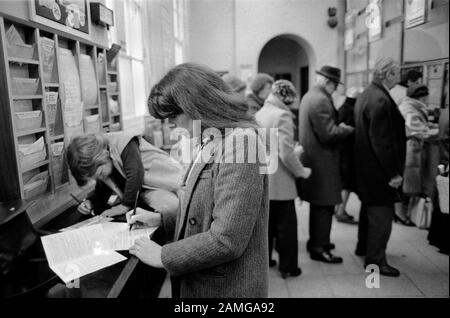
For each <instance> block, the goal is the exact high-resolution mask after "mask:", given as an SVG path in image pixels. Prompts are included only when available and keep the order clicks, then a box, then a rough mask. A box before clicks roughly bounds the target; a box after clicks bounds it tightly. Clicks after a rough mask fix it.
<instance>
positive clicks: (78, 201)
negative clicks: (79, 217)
mask: <svg viewBox="0 0 450 318" xmlns="http://www.w3.org/2000/svg"><path fill="white" fill-rule="evenodd" d="M70 196H71V197H72V198H73V199H74V200H75V201H76V202H77V203H78V204H82V203H84V201H86V199H84V200H83V201H81V200H80V199H78V198H77V197H76V196H75V195H74V194H73V193H71V194H70ZM90 212H91V215H95V214H94V211H92V209H91V210H90Z"/></svg>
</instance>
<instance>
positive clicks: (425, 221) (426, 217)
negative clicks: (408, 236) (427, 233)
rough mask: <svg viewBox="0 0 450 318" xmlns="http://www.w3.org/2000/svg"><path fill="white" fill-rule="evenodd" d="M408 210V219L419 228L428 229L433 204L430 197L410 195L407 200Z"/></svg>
mask: <svg viewBox="0 0 450 318" xmlns="http://www.w3.org/2000/svg"><path fill="white" fill-rule="evenodd" d="M408 210H409V211H410V215H411V216H410V219H411V221H412V222H414V224H415V225H416V226H417V227H418V228H419V229H428V228H429V227H430V224H431V214H432V213H433V204H432V202H431V200H430V198H422V197H412V198H411V199H410V201H409V207H408Z"/></svg>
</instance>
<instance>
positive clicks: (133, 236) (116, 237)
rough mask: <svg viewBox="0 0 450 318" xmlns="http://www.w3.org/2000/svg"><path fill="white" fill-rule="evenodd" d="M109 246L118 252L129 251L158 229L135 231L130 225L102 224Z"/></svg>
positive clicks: (149, 228)
mask: <svg viewBox="0 0 450 318" xmlns="http://www.w3.org/2000/svg"><path fill="white" fill-rule="evenodd" d="M102 227H103V230H104V232H105V235H106V238H107V240H108V244H109V246H110V247H111V249H113V250H116V251H122V250H128V249H129V248H130V247H131V246H133V244H134V242H135V241H136V240H137V239H139V238H141V237H149V236H150V235H152V234H153V232H155V230H156V229H157V227H148V228H144V229H133V230H131V231H130V225H129V224H128V223H118V222H108V223H103V224H102Z"/></svg>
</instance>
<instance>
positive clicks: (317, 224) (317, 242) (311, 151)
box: [299, 66, 354, 264]
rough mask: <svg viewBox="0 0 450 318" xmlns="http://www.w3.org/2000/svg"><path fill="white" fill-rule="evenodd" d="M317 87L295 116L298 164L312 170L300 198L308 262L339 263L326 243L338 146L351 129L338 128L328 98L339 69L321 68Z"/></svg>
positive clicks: (337, 192) (337, 193) (336, 196)
mask: <svg viewBox="0 0 450 318" xmlns="http://www.w3.org/2000/svg"><path fill="white" fill-rule="evenodd" d="M316 73H317V84H316V86H314V87H313V88H312V89H311V90H309V91H308V93H307V94H306V95H305V96H304V97H303V99H302V102H301V104H300V115H299V137H300V138H299V141H300V144H301V145H302V146H303V147H304V153H303V155H302V162H303V163H304V165H305V166H307V167H310V168H311V169H312V174H311V176H310V177H309V178H308V179H301V180H300V182H299V184H300V188H301V189H300V191H301V198H302V199H303V200H305V201H308V202H309V203H310V217H309V241H308V243H307V249H308V251H309V253H310V256H311V259H313V260H317V261H322V262H325V263H332V264H337V263H342V258H341V257H337V256H334V255H333V254H331V252H330V250H331V249H333V248H334V244H332V243H331V242H330V232H331V223H332V220H333V214H334V206H335V205H337V204H339V203H341V202H342V199H341V190H342V185H341V177H340V173H339V144H341V143H342V142H343V141H344V140H345V139H346V138H347V137H348V136H349V135H350V134H351V133H352V132H353V130H354V129H353V128H352V127H350V126H348V125H346V124H344V123H342V124H340V125H338V124H337V123H338V114H337V111H336V109H335V108H334V105H333V99H332V97H331V95H332V94H333V93H334V92H335V91H336V89H337V87H338V85H339V84H342V83H341V70H340V69H338V68H335V67H332V66H323V67H322V68H321V69H320V71H317V72H316Z"/></svg>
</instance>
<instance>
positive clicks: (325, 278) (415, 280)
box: [160, 196, 449, 298]
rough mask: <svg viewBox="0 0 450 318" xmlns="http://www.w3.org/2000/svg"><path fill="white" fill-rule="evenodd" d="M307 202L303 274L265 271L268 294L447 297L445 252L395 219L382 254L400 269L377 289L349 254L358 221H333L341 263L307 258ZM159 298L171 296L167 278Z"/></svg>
mask: <svg viewBox="0 0 450 318" xmlns="http://www.w3.org/2000/svg"><path fill="white" fill-rule="evenodd" d="M359 206H360V204H359V202H358V200H357V198H356V197H355V196H352V197H351V199H350V202H349V205H348V209H347V210H348V212H349V213H350V214H352V215H354V216H355V218H358V213H359ZM308 211H309V208H308V203H306V202H303V204H302V205H301V206H300V208H299V211H297V212H298V213H297V217H298V235H299V266H300V267H301V268H302V270H303V274H302V275H301V276H299V277H289V278H288V279H282V278H281V276H280V274H279V272H278V270H277V269H275V268H271V269H270V271H269V297H271V298H272V297H273V298H279V297H282V298H300V297H312V298H315V297H446V298H448V297H449V257H448V256H447V255H444V254H440V253H439V252H438V250H437V248H435V247H433V246H431V245H429V244H428V241H427V234H428V231H426V230H419V229H417V228H410V227H405V226H402V225H398V224H394V226H393V230H392V235H391V239H390V241H389V245H388V249H387V254H388V261H389V263H390V264H391V265H393V266H395V267H396V268H398V269H399V270H400V272H401V275H400V277H398V278H388V277H384V276H381V277H380V280H379V288H367V287H366V279H367V275H369V273H366V272H365V271H364V269H363V261H364V260H363V258H360V257H357V256H355V255H354V253H353V252H354V249H355V244H356V236H357V226H356V225H348V224H342V223H338V222H336V221H334V220H333V229H332V233H331V238H332V242H334V243H335V244H336V249H335V250H334V254H336V255H339V256H342V257H344V263H343V264H340V265H328V264H324V263H321V262H316V261H312V260H311V259H310V258H309V255H308V254H307V253H306V250H305V243H306V240H307V238H308V214H309V213H308ZM160 297H162V298H166V297H170V283H169V280H168V279H166V281H165V283H164V285H163V287H162V289H161V292H160Z"/></svg>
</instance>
